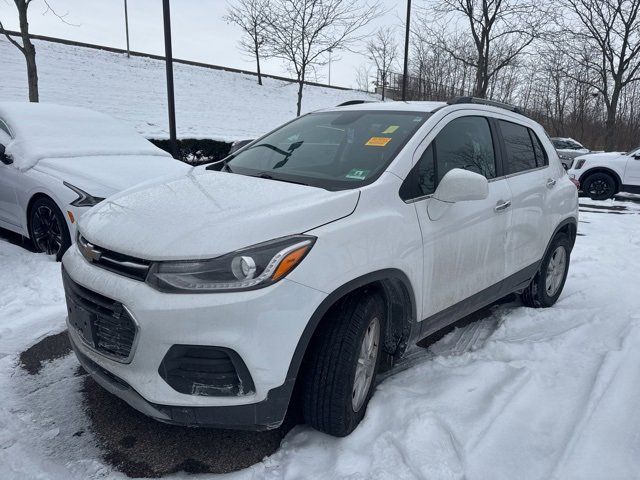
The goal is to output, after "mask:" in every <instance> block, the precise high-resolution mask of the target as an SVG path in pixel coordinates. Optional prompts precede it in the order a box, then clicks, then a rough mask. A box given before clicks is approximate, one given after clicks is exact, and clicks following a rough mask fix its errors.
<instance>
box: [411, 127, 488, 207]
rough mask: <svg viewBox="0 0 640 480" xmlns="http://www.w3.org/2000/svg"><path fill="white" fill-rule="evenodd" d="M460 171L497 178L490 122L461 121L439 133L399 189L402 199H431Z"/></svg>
mask: <svg viewBox="0 0 640 480" xmlns="http://www.w3.org/2000/svg"><path fill="white" fill-rule="evenodd" d="M454 168H461V169H463V170H469V171H471V172H475V173H479V174H480V175H483V176H484V177H486V178H487V179H489V178H495V176H496V158H495V152H494V150H493V137H492V136H491V129H490V127H489V121H488V120H487V119H486V118H484V117H460V118H456V119H455V120H452V121H451V122H450V123H448V124H447V125H446V126H445V127H444V128H443V129H442V130H441V131H440V133H438V135H437V136H436V138H435V139H434V140H433V142H431V145H429V147H428V148H427V149H426V150H425V151H424V153H423V154H422V156H421V157H420V159H419V160H418V162H417V163H416V165H415V166H414V167H413V169H412V170H411V172H410V173H409V175H408V177H407V178H406V180H405V181H404V183H403V184H402V187H401V188H400V198H402V199H403V200H405V201H406V200H411V199H414V198H419V197H423V196H426V195H431V194H432V193H433V192H435V190H436V188H437V186H438V184H439V183H440V180H442V178H443V177H444V176H445V175H446V174H447V172H448V171H449V170H452V169H454Z"/></svg>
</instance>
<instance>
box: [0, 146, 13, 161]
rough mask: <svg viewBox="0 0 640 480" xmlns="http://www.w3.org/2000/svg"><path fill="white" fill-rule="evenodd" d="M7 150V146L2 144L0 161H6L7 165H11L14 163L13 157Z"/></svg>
mask: <svg viewBox="0 0 640 480" xmlns="http://www.w3.org/2000/svg"><path fill="white" fill-rule="evenodd" d="M5 151H6V149H5V146H4V145H0V162H2V163H4V164H5V165H11V164H12V163H13V159H12V158H11V157H9V156H8V155H7V154H6V153H5Z"/></svg>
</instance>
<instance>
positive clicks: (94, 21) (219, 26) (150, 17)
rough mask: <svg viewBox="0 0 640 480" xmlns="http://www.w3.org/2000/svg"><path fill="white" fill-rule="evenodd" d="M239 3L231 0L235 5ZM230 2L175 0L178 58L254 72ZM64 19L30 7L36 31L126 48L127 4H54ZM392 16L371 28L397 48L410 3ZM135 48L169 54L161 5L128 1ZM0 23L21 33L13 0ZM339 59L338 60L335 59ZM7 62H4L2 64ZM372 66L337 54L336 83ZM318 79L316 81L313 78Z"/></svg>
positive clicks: (282, 71)
mask: <svg viewBox="0 0 640 480" xmlns="http://www.w3.org/2000/svg"><path fill="white" fill-rule="evenodd" d="M233 1H234V0H228V2H229V3H233ZM228 2H227V0H172V2H171V17H172V18H171V21H172V29H173V54H174V57H175V58H181V59H186V60H195V61H200V62H206V63H213V64H216V65H223V66H228V67H235V68H243V69H250V70H255V63H254V61H253V60H252V59H251V58H248V57H246V56H244V55H242V54H241V53H240V51H239V49H238V40H239V38H240V35H241V33H240V30H239V29H238V28H237V27H234V26H232V25H227V24H226V23H225V22H224V21H223V20H222V17H223V16H224V14H225V12H226V9H227V4H228ZM49 3H50V4H51V5H52V6H53V7H54V8H55V9H56V11H57V12H58V13H59V14H63V15H64V14H66V16H65V21H66V22H68V23H69V24H72V25H69V24H66V23H64V22H62V21H60V20H59V19H58V18H56V17H55V16H54V15H52V14H51V12H49V13H45V12H46V6H45V4H44V1H43V0H33V3H32V4H31V7H30V10H29V11H30V17H29V24H30V29H31V32H32V33H34V34H40V35H49V36H53V37H61V38H66V39H71V40H77V41H81V42H88V43H96V44H100V45H108V46H112V47H121V48H125V46H126V41H125V28H124V8H123V5H124V0H49ZM382 3H383V4H384V7H385V9H386V10H388V13H386V14H385V15H384V16H382V17H380V18H379V19H377V20H376V21H375V23H373V24H372V25H371V26H370V27H369V29H370V30H374V29H375V28H377V27H379V26H385V25H390V26H397V27H398V28H397V33H398V43H399V44H401V43H402V32H401V27H400V20H399V18H403V17H404V12H405V8H406V0H383V1H382ZM128 6H129V32H130V38H131V49H132V50H137V51H141V52H146V53H156V54H163V53H164V43H163V30H162V0H128ZM0 20H2V22H3V24H4V25H5V27H6V28H8V29H13V30H18V18H17V13H16V9H15V5H14V3H13V0H0ZM336 57H339V59H337V60H336ZM1 61H2V59H0V63H1ZM365 63H367V59H366V57H365V56H364V55H362V54H354V53H350V52H341V53H340V54H338V55H336V54H334V61H333V63H332V67H331V83H332V84H336V85H342V86H347V87H354V86H355V69H356V68H357V67H358V66H360V65H362V64H365ZM263 71H264V72H265V73H272V74H276V75H284V76H291V75H290V74H289V72H287V70H286V67H285V66H284V65H283V63H282V62H281V61H280V60H270V61H267V62H265V65H264V67H263ZM317 76H318V78H317V80H318V81H321V82H326V81H327V80H328V79H327V76H328V70H327V67H324V68H323V69H321V70H320V71H319V72H318V73H317ZM309 80H315V78H309Z"/></svg>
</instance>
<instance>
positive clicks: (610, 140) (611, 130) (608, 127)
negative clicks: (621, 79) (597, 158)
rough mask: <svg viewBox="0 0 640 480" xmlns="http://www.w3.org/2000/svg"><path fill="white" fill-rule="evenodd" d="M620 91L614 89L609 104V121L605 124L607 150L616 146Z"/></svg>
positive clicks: (605, 145) (611, 149) (605, 146)
mask: <svg viewBox="0 0 640 480" xmlns="http://www.w3.org/2000/svg"><path fill="white" fill-rule="evenodd" d="M619 98H620V92H619V91H618V90H617V89H614V91H613V95H611V102H610V103H609V104H608V105H607V122H606V124H605V137H604V149H605V151H607V152H610V151H613V150H614V149H615V148H616V116H617V113H618V100H619Z"/></svg>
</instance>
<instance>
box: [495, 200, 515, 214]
mask: <svg viewBox="0 0 640 480" xmlns="http://www.w3.org/2000/svg"><path fill="white" fill-rule="evenodd" d="M510 206H511V200H507V201H506V202H501V203H498V204H496V206H495V208H494V210H495V211H496V212H501V211H502V210H506V209H507V208H509V207H510Z"/></svg>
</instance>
